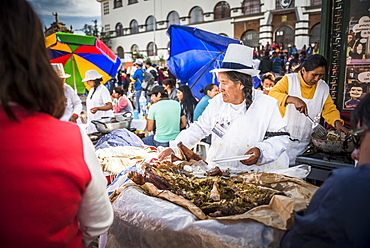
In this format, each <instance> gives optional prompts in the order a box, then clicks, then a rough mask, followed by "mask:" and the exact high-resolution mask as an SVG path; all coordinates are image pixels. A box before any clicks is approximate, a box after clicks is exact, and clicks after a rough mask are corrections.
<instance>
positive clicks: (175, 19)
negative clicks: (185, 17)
mask: <svg viewBox="0 0 370 248" xmlns="http://www.w3.org/2000/svg"><path fill="white" fill-rule="evenodd" d="M167 22H168V23H167V25H168V26H170V25H171V24H180V17H179V13H177V12H176V11H172V12H171V13H169V14H168V17H167Z"/></svg>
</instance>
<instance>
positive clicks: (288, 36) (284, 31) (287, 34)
mask: <svg viewBox="0 0 370 248" xmlns="http://www.w3.org/2000/svg"><path fill="white" fill-rule="evenodd" d="M275 41H276V43H277V44H280V43H283V44H284V47H288V45H289V44H291V45H295V44H294V30H293V28H291V27H289V26H281V27H279V28H278V29H277V30H276V31H275Z"/></svg>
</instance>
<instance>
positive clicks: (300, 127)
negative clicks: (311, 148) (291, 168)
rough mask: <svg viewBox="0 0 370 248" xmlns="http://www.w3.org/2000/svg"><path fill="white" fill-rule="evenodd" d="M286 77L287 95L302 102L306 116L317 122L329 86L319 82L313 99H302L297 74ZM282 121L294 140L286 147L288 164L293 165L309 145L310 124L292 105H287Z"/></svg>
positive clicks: (321, 81)
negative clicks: (305, 106) (305, 109)
mask: <svg viewBox="0 0 370 248" xmlns="http://www.w3.org/2000/svg"><path fill="white" fill-rule="evenodd" d="M286 76H287V77H288V95H289V96H295V97H298V98H300V99H301V100H303V101H304V102H305V103H306V104H307V108H308V115H309V116H310V117H311V118H312V119H313V120H317V122H318V121H319V120H320V117H321V112H322V109H323V107H324V103H325V101H326V99H327V97H328V94H329V86H328V85H327V84H326V83H325V81H323V80H319V82H318V83H317V88H316V91H315V94H314V96H313V98H312V99H305V98H303V97H302V93H301V86H300V82H299V76H298V74H297V73H292V74H287V75H286ZM284 120H285V121H286V124H287V131H288V132H289V134H290V138H291V139H293V140H296V141H292V140H289V144H288V147H287V153H288V156H289V164H290V165H294V164H295V159H296V157H297V156H298V155H300V154H302V153H303V152H304V151H305V149H306V148H307V145H308V144H309V143H310V140H311V133H312V124H311V122H310V121H309V120H308V119H307V117H306V116H304V114H302V113H300V112H298V111H297V110H296V108H295V106H294V104H288V105H287V107H286V112H285V116H284Z"/></svg>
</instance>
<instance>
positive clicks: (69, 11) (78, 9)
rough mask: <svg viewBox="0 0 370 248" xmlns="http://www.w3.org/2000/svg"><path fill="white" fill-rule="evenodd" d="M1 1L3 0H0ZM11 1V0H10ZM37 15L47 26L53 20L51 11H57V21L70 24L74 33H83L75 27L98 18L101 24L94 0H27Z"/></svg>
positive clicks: (90, 23) (81, 26)
mask: <svg viewBox="0 0 370 248" xmlns="http://www.w3.org/2000/svg"><path fill="white" fill-rule="evenodd" d="M1 1H3V0H1ZM10 1H11V0H10ZM28 1H29V2H30V3H31V4H32V6H33V7H34V9H35V11H36V12H37V14H38V15H39V17H40V19H41V22H42V23H43V26H46V27H47V28H49V27H50V24H51V23H53V22H54V21H55V17H54V16H53V15H52V12H57V13H58V19H59V22H62V23H64V24H65V25H66V27H67V28H70V26H71V25H72V27H73V30H75V34H83V32H81V31H77V29H82V28H83V27H84V25H85V24H89V25H94V23H93V22H92V21H93V20H95V19H96V20H98V25H99V30H100V26H101V18H100V3H98V2H97V1H96V0H28Z"/></svg>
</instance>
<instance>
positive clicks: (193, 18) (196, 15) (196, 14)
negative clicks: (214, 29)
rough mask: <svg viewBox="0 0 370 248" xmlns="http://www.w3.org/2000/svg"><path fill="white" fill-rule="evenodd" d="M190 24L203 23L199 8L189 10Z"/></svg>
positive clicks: (201, 11)
mask: <svg viewBox="0 0 370 248" xmlns="http://www.w3.org/2000/svg"><path fill="white" fill-rule="evenodd" d="M189 16H190V24H193V23H199V22H203V10H202V8H201V7H198V6H196V7H194V8H192V9H191V10H190V14H189Z"/></svg>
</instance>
